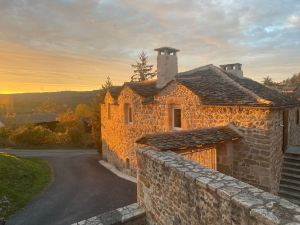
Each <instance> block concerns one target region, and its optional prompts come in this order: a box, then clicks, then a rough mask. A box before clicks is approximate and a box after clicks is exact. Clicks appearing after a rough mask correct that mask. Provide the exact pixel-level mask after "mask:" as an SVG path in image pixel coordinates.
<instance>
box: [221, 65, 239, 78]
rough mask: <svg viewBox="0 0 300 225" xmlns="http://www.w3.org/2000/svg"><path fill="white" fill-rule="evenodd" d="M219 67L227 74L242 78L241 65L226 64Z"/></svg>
mask: <svg viewBox="0 0 300 225" xmlns="http://www.w3.org/2000/svg"><path fill="white" fill-rule="evenodd" d="M220 67H221V68H222V69H223V70H225V71H226V72H228V73H231V74H233V75H235V76H238V77H243V76H244V75H243V70H242V64H240V63H233V64H226V65H220Z"/></svg>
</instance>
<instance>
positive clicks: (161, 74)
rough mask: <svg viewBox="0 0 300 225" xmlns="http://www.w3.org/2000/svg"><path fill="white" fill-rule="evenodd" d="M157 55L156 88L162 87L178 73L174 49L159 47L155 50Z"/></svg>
mask: <svg viewBox="0 0 300 225" xmlns="http://www.w3.org/2000/svg"><path fill="white" fill-rule="evenodd" d="M155 51H157V52H158V55H157V85H156V86H157V88H162V87H164V86H165V85H166V84H167V83H168V82H170V81H171V80H173V79H174V77H175V75H176V74H177V73H178V62H177V55H176V53H177V52H178V51H179V50H177V49H175V48H170V47H161V48H157V49H155Z"/></svg>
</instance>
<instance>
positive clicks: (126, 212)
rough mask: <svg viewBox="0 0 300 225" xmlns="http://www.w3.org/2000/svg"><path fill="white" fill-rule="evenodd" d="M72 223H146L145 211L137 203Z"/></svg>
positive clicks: (86, 224) (90, 224)
mask: <svg viewBox="0 0 300 225" xmlns="http://www.w3.org/2000/svg"><path fill="white" fill-rule="evenodd" d="M72 225H146V217H145V211H144V210H143V209H142V208H140V207H139V206H138V204H137V203H134V204H131V205H128V206H125V207H122V208H119V209H116V210H113V211H110V212H107V213H104V214H101V215H99V216H95V217H92V218H90V219H87V220H83V221H81V222H78V223H74V224H72Z"/></svg>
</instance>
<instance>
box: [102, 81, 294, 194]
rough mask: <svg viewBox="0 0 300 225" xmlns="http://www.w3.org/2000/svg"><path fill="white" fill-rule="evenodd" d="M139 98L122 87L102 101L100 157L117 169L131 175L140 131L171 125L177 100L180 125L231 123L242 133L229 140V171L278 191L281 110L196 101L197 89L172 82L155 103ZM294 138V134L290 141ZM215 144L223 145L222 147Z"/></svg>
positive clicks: (167, 127)
mask: <svg viewBox="0 0 300 225" xmlns="http://www.w3.org/2000/svg"><path fill="white" fill-rule="evenodd" d="M141 102H142V98H141V97H140V96H139V95H137V94H136V93H135V92H134V91H132V90H131V89H130V88H128V87H125V88H124V89H123V90H122V92H121V94H120V96H119V97H118V101H117V104H115V103H114V99H113V98H112V97H111V96H110V94H109V93H108V94H107V95H106V97H105V100H104V104H102V105H101V115H102V116H101V117H102V118H101V129H102V130H101V132H102V143H103V148H102V151H103V157H104V159H105V160H107V161H108V162H110V163H112V164H113V165H115V166H116V167H117V168H118V169H120V170H123V171H124V172H126V173H128V174H130V175H136V153H135V150H134V148H135V144H134V143H135V141H136V140H137V139H138V138H140V137H142V136H143V135H145V134H149V133H157V132H165V131H170V130H171V129H172V128H171V117H170V115H171V113H170V112H171V109H172V107H173V106H174V105H178V106H180V107H181V109H182V129H196V128H207V127H215V126H225V125H228V124H230V125H231V126H232V127H234V129H236V131H237V132H239V133H240V134H241V135H242V136H243V139H242V141H241V142H240V143H238V144H236V145H235V146H234V154H233V159H232V165H231V164H230V163H229V161H228V160H227V164H228V165H227V172H228V173H229V174H228V175H232V176H234V177H236V178H238V179H241V180H243V181H245V182H247V183H250V184H253V185H255V186H257V187H259V188H262V189H264V190H268V191H271V192H272V193H277V191H278V186H279V178H280V171H281V161H282V157H283V153H282V149H281V146H282V136H283V135H282V127H281V126H280V124H281V123H282V115H281V114H282V110H275V109H274V110H270V109H268V108H254V107H238V106H232V107H229V106H205V105H203V104H201V99H200V98H199V97H198V96H197V95H195V94H194V93H193V92H192V91H190V90H189V89H187V88H186V87H184V86H182V85H180V84H176V83H175V82H173V83H171V84H169V85H168V86H167V87H165V88H164V89H163V90H162V91H161V92H160V93H159V94H158V95H157V96H155V101H154V103H149V104H142V103H141ZM109 104H110V112H111V113H110V116H109V115H108V111H109V110H108V108H109V106H108V105H109ZM125 104H130V105H131V106H132V108H133V123H132V124H127V123H126V121H125V116H124V105H125ZM299 135H300V133H298V134H296V136H297V137H298V139H299V138H300V137H299ZM295 139H296V138H293V141H294V140H295ZM220 149H221V150H222V147H220ZM221 150H218V151H221ZM218 151H217V154H219V155H220V156H221V155H226V154H225V153H224V154H223V153H222V152H220V153H219V152H218ZM225 158H226V157H225ZM227 159H228V157H227ZM224 160H225V159H223V161H224ZM219 162H221V161H219ZM230 171H231V173H230ZM222 172H226V171H225V170H223V171H222ZM274 181H275V182H274Z"/></svg>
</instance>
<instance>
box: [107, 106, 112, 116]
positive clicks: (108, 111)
mask: <svg viewBox="0 0 300 225" xmlns="http://www.w3.org/2000/svg"><path fill="white" fill-rule="evenodd" d="M107 118H108V119H109V120H110V119H111V109H110V103H108V105H107Z"/></svg>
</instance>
